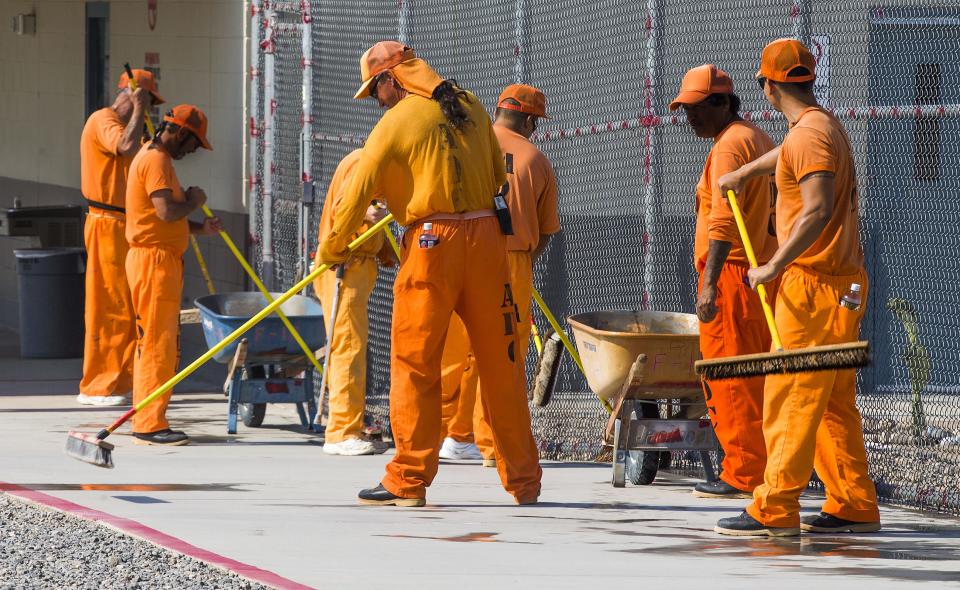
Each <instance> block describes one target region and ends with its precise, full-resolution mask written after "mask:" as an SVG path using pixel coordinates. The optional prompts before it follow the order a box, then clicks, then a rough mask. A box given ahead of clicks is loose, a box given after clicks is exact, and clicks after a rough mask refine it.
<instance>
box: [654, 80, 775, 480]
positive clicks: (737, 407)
mask: <svg viewBox="0 0 960 590" xmlns="http://www.w3.org/2000/svg"><path fill="white" fill-rule="evenodd" d="M681 106H682V107H683V110H684V111H685V112H686V115H687V122H689V123H690V127H691V128H692V129H693V132H694V133H695V134H696V135H697V137H702V138H705V139H713V148H712V149H711V150H710V154H709V155H707V161H706V163H705V164H704V166H703V174H702V175H701V176H700V182H699V183H698V184H697V230H696V237H695V240H694V265H695V266H696V268H697V272H698V273H699V274H700V289H699V297H698V298H697V316H698V317H699V318H700V352H701V353H702V354H703V358H705V359H712V358H716V357H723V356H736V355H741V354H753V353H758V352H766V351H767V350H769V349H770V329H769V328H768V327H767V323H766V320H765V319H764V317H763V308H762V307H761V305H760V298H759V296H758V295H757V293H756V291H754V290H752V289H751V288H750V287H749V286H747V284H746V283H745V279H746V277H747V270H749V268H750V263H749V261H748V260H747V255H746V253H745V252H744V249H743V242H742V240H741V239H740V233H739V231H738V230H737V224H736V221H735V220H734V218H733V212H732V211H731V209H730V206H729V204H728V202H727V200H726V198H725V196H724V195H723V194H722V193H721V192H720V188H719V187H718V186H717V179H718V178H720V177H721V176H723V175H724V174H726V173H728V172H732V171H734V170H736V169H738V168H740V167H741V166H743V165H744V164H747V163H748V162H752V161H753V160H756V159H757V158H758V157H760V156H762V155H763V154H765V153H767V152H769V151H770V150H772V149H773V147H774V145H773V140H771V139H770V137H769V136H768V135H767V134H766V133H764V132H763V131H761V130H760V128H759V127H757V126H756V125H754V124H753V123H751V122H749V121H744V120H743V119H742V118H741V117H740V115H739V110H740V98H739V97H738V96H737V95H736V94H734V93H733V80H731V79H730V76H729V75H727V73H726V72H724V71H723V70H720V69H718V68H717V66H715V65H712V64H706V65H702V66H699V67H696V68H693V69H692V70H690V71H688V72H687V74H686V75H685V76H684V77H683V82H682V83H681V85H680V93H679V94H678V95H677V97H676V98H675V99H674V100H673V102H672V103H670V110H676V109H678V108H680V107H681ZM772 181H773V177H772V176H767V177H761V176H757V177H754V178H752V179H751V180H750V181H749V182H747V183H746V184H745V185H744V189H743V192H742V193H740V194H739V195H737V199H738V202H739V204H740V208H741V209H742V213H743V218H744V223H745V225H746V227H747V231H748V232H749V236H750V242H751V244H752V245H753V248H754V252H755V253H756V255H757V258H758V260H759V261H760V264H764V263H766V262H767V261H768V260H769V259H770V256H772V255H773V252H774V251H775V250H776V249H777V241H776V236H774V235H772V234H773V225H772V223H771V221H772V213H773V203H772V202H771V189H770V184H771V182H772ZM774 194H775V193H774ZM703 391H704V397H705V398H706V403H707V410H708V411H709V413H710V417H711V418H712V420H713V426H714V429H715V431H716V433H717V438H719V440H720V445H721V446H722V447H723V452H724V459H723V465H722V470H721V473H720V479H718V480H717V481H712V482H701V483H698V484H697V485H696V487H695V488H694V490H693V495H694V496H699V497H702V498H751V497H752V493H753V490H754V488H756V487H757V486H758V485H760V484H761V483H763V468H764V466H765V465H766V458H767V453H766V450H765V448H764V445H763V433H762V431H761V423H762V419H763V377H753V378H748V379H729V380H725V381H712V382H710V383H707V382H706V381H704V382H703Z"/></svg>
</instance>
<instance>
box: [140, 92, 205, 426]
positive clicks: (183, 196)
mask: <svg viewBox="0 0 960 590" xmlns="http://www.w3.org/2000/svg"><path fill="white" fill-rule="evenodd" d="M163 121H164V123H163V124H162V125H161V126H160V129H158V130H157V134H156V136H154V138H153V140H152V141H151V142H150V143H147V144H146V145H144V146H143V147H142V148H140V151H139V152H138V153H137V155H136V156H135V157H134V159H133V164H131V166H130V176H129V178H128V181H127V234H126V235H127V242H129V244H130V251H129V252H128V253H127V261H126V269H127V280H128V281H129V283H130V294H131V295H132V297H133V309H134V312H135V313H136V319H137V350H136V354H135V356H134V361H133V402H134V404H136V403H138V402H140V401H141V400H143V399H144V398H146V397H147V396H149V395H150V394H151V393H153V392H154V391H155V390H156V389H157V388H159V387H160V386H161V385H163V384H164V383H166V382H167V381H169V380H170V379H171V378H172V377H173V376H174V375H175V374H176V372H177V363H178V362H179V360H180V297H181V293H182V291H183V253H184V252H185V251H186V249H187V242H188V241H189V239H190V234H191V233H196V234H204V235H214V234H217V233H218V232H219V231H220V229H221V227H222V225H221V223H220V220H219V219H217V218H207V219H204V221H203V223H202V224H200V223H195V222H192V221H187V216H188V215H190V214H191V213H193V212H194V211H196V210H197V209H199V208H200V206H201V205H203V204H204V203H205V202H206V201H207V195H206V193H204V192H203V190H202V189H199V188H197V187H190V188H188V189H186V190H184V189H183V188H182V187H181V185H180V180H179V179H178V178H177V173H176V172H175V171H174V169H173V161H174V160H180V159H181V158H183V157H184V156H186V155H187V154H191V153H193V152H195V151H196V150H197V148H199V147H201V146H202V147H204V148H205V149H208V150H210V149H213V148H212V147H211V146H210V142H209V141H207V117H206V115H204V114H203V112H202V111H201V110H200V109H198V108H196V107H194V106H191V105H177V106H175V107H174V108H173V110H172V111H170V112H169V113H167V115H166V116H165V117H164V118H163ZM169 403H170V393H169V392H168V393H166V394H165V395H163V396H161V397H160V399H158V400H156V401H154V402H153V403H151V404H150V405H148V406H146V407H144V408H143V409H142V410H140V411H139V412H137V413H136V414H134V416H133V436H134V442H136V443H137V444H147V445H184V444H187V443H189V442H190V439H189V438H188V437H187V435H186V434H185V433H184V432H182V431H179V430H171V429H170V425H169V423H168V422H167V418H166V412H167V404H169Z"/></svg>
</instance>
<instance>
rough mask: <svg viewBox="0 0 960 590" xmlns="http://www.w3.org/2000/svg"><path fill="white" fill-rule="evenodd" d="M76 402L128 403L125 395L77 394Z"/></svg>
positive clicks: (88, 403) (100, 403)
mask: <svg viewBox="0 0 960 590" xmlns="http://www.w3.org/2000/svg"><path fill="white" fill-rule="evenodd" d="M77 403H78V404H83V405H85V406H124V405H126V404H129V403H130V398H129V397H128V396H126V395H84V394H82V393H81V394H79V395H77Z"/></svg>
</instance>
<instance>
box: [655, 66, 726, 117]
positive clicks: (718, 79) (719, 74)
mask: <svg viewBox="0 0 960 590" xmlns="http://www.w3.org/2000/svg"><path fill="white" fill-rule="evenodd" d="M711 94H733V80H732V79H731V78H730V75H729V74H727V73H726V72H724V71H723V70H721V69H720V68H718V67H717V66H715V65H713V64H704V65H702V66H697V67H695V68H692V69H690V70H687V73H686V74H684V75H683V81H682V82H681V83H680V94H678V95H677V97H676V98H675V99H673V102H671V103H670V110H671V111H675V110H677V109H678V108H680V105H684V104H698V103H700V102H702V101H703V100H704V99H706V98H707V97H708V96H710V95H711Z"/></svg>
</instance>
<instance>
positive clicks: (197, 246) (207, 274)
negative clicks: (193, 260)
mask: <svg viewBox="0 0 960 590" xmlns="http://www.w3.org/2000/svg"><path fill="white" fill-rule="evenodd" d="M204 206H206V205H204ZM190 245H191V246H192V247H193V253H194V254H196V255H197V264H199V265H200V272H201V273H202V274H203V282H205V283H206V284H207V291H208V292H209V293H210V294H211V295H216V294H217V290H216V289H214V288H213V281H212V280H211V279H210V271H208V270H207V263H206V262H205V261H204V260H203V254H201V253H200V244H198V243H197V236H195V235H193V234H190Z"/></svg>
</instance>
